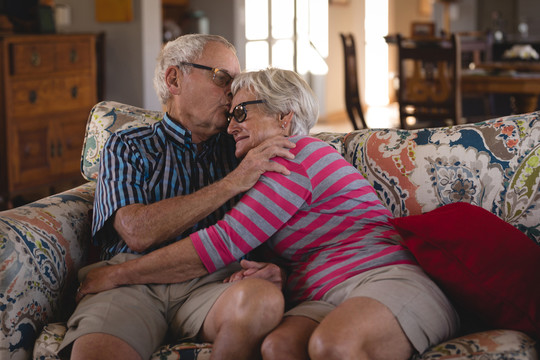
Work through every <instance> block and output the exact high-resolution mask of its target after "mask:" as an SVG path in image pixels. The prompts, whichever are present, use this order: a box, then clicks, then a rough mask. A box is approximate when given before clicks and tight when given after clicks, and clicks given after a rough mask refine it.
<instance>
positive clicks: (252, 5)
mask: <svg viewBox="0 0 540 360" xmlns="http://www.w3.org/2000/svg"><path fill="white" fill-rule="evenodd" d="M295 19H296V21H295ZM245 34H246V49H245V50H246V69H247V70H257V69H261V68H265V67H268V66H273V67H279V68H284V69H289V70H294V71H296V72H298V73H299V74H302V75H306V74H308V73H311V74H316V75H325V74H326V73H327V72H328V67H327V65H326V62H325V58H326V57H327V56H328V0H245Z"/></svg>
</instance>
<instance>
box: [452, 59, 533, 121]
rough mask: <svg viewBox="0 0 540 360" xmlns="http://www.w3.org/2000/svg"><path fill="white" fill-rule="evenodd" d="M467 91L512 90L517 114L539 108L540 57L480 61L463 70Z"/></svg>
mask: <svg viewBox="0 0 540 360" xmlns="http://www.w3.org/2000/svg"><path fill="white" fill-rule="evenodd" d="M461 92H462V93H464V94H509V95H510V105H511V107H512V111H513V112H514V113H516V114H522V113H528V112H532V111H535V110H537V109H538V108H539V107H538V99H539V97H540V62H539V61H500V62H487V63H480V64H478V65H477V66H476V67H475V68H474V69H464V70H462V72H461Z"/></svg>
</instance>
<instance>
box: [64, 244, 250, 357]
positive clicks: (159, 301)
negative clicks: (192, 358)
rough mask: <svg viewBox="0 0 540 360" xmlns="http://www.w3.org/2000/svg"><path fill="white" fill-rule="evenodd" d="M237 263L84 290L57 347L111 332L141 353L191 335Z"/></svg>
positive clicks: (127, 256)
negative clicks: (179, 277) (181, 277)
mask: <svg viewBox="0 0 540 360" xmlns="http://www.w3.org/2000/svg"><path fill="white" fill-rule="evenodd" d="M138 256H139V255H133V254H119V255H116V256H115V257H113V258H112V259H111V260H108V261H103V262H100V263H98V264H93V265H90V266H87V267H85V268H82V269H81V270H80V272H79V278H80V280H82V279H84V277H85V276H86V274H87V273H88V272H89V271H90V269H91V268H94V267H96V266H106V265H107V264H117V263H122V262H125V261H127V260H130V259H134V258H137V257H138ZM239 269H240V266H239V264H238V263H233V264H231V265H229V266H228V267H226V268H224V269H221V270H219V271H217V272H215V273H212V274H210V275H206V276H204V277H201V278H197V279H194V280H191V281H186V282H183V283H178V284H170V285H132V286H124V287H119V288H116V289H113V290H109V291H104V292H101V293H99V294H94V295H87V296H85V297H84V298H83V300H82V301H81V302H80V303H79V304H78V306H77V308H76V310H75V312H74V313H73V315H72V316H71V318H70V319H69V321H68V324H67V325H68V331H67V333H66V336H65V338H64V341H63V342H62V345H61V347H60V349H59V351H61V350H62V349H64V348H66V347H67V346H69V345H70V344H71V343H72V342H73V341H75V340H76V339H77V338H79V337H81V336H83V335H87V334H91V333H105V334H109V335H113V336H116V337H118V338H120V339H122V340H124V341H125V342H127V343H128V344H129V345H131V346H132V347H133V348H134V349H135V350H136V351H137V352H138V353H139V354H140V355H141V357H142V358H143V359H149V358H150V356H151V355H152V353H153V352H154V351H155V350H156V349H157V348H158V347H159V346H160V345H162V344H163V343H164V342H170V341H176V340H187V339H195V338H196V336H197V334H198V333H199V331H200V330H201V328H202V326H203V323H204V320H205V318H206V315H207V314H208V312H209V311H210V309H211V308H212V306H213V305H214V303H215V302H216V300H217V299H218V298H219V296H220V295H221V294H222V293H223V292H224V291H225V290H226V289H227V288H229V287H230V286H231V285H232V283H223V279H225V278H226V277H227V276H229V275H230V274H232V273H233V272H235V271H237V270H239Z"/></svg>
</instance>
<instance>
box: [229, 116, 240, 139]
mask: <svg viewBox="0 0 540 360" xmlns="http://www.w3.org/2000/svg"><path fill="white" fill-rule="evenodd" d="M237 124H238V123H237V122H236V121H234V119H231V121H230V122H229V126H227V133H228V134H229V135H234V134H236V133H237V132H238V128H237V127H236V125H237Z"/></svg>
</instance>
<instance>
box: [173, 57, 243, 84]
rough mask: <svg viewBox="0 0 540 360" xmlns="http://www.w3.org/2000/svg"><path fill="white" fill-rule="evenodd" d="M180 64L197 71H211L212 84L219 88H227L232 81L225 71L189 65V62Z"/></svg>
mask: <svg viewBox="0 0 540 360" xmlns="http://www.w3.org/2000/svg"><path fill="white" fill-rule="evenodd" d="M180 64H182V65H187V66H192V67H194V68H197V69H202V70H208V71H211V72H212V75H213V76H212V81H213V82H214V84H216V85H217V86H219V87H226V86H229V84H230V83H231V81H232V80H233V78H232V76H231V75H229V73H228V72H226V71H225V70H221V69H218V68H211V67H210V66H205V65H199V64H194V63H189V62H181V63H180Z"/></svg>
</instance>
